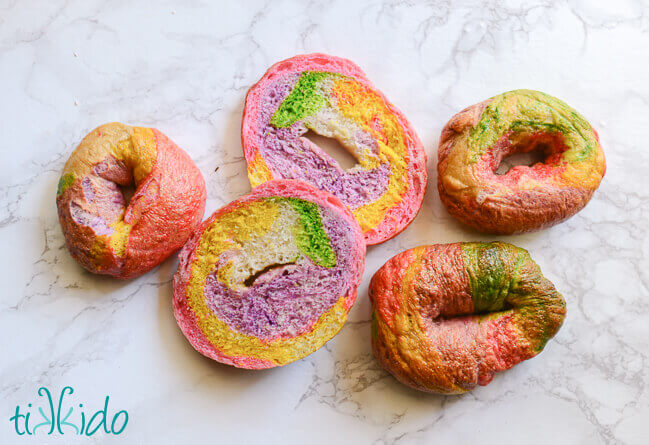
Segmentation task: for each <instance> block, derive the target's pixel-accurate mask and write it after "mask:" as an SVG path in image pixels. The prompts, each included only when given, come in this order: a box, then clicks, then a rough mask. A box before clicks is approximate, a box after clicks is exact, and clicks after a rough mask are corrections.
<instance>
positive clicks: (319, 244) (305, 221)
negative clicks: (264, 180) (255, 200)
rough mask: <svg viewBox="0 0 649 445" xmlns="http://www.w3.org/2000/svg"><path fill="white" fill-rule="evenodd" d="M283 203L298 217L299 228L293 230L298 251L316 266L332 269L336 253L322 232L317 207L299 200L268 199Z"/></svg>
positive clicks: (322, 227) (323, 231) (325, 233)
mask: <svg viewBox="0 0 649 445" xmlns="http://www.w3.org/2000/svg"><path fill="white" fill-rule="evenodd" d="M269 199H271V200H278V201H284V202H286V203H288V204H289V205H290V206H291V208H292V209H293V210H294V211H295V212H296V213H297V214H298V215H299V222H300V226H299V228H298V229H296V230H295V243H296V244H297V247H298V249H300V251H301V252H302V253H303V254H304V255H306V256H307V257H309V258H310V259H311V261H313V262H314V263H315V264H317V265H318V266H323V267H334V266H335V265H336V253H335V252H334V251H333V248H332V247H331V240H330V239H329V236H328V235H327V232H325V230H324V226H323V225H322V218H321V216H320V209H319V206H318V205H317V204H315V203H313V202H309V201H305V200H303V199H299V198H269Z"/></svg>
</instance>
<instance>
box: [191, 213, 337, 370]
mask: <svg viewBox="0 0 649 445" xmlns="http://www.w3.org/2000/svg"><path fill="white" fill-rule="evenodd" d="M277 217H278V209H277V206H276V205H275V204H274V203H272V202H271V201H267V200H254V201H249V202H245V203H240V204H239V205H237V206H236V207H234V208H232V209H230V211H229V212H227V213H223V214H221V215H219V216H218V217H217V218H215V219H214V220H213V221H211V222H210V224H208V226H207V227H206V229H205V230H204V232H203V233H202V234H201V236H200V240H199V243H198V246H197V248H196V253H195V255H194V258H193V262H192V264H191V272H190V278H189V281H188V285H187V301H188V303H189V307H190V308H191V310H192V312H193V313H194V315H195V317H196V323H197V325H198V327H199V329H200V330H201V332H202V333H203V335H204V336H205V337H206V338H207V340H208V341H209V342H210V344H211V345H212V346H213V347H214V348H215V349H216V350H217V351H219V353H221V354H224V355H226V356H230V357H239V358H241V357H250V358H251V359H255V360H263V361H268V362H271V363H273V364H275V365H284V364H287V363H290V362H292V361H295V360H298V359H300V358H302V357H304V356H305V355H307V354H309V353H311V352H313V351H315V350H317V349H318V348H320V347H321V346H322V345H323V344H324V343H325V342H326V341H327V340H329V339H330V338H331V337H333V336H334V335H335V334H336V333H337V332H338V331H339V330H340V328H341V327H342V325H343V323H344V322H345V320H346V319H347V312H348V310H349V303H350V302H349V299H348V298H345V297H346V296H341V297H340V298H339V299H338V301H337V302H336V303H335V304H334V306H332V307H331V309H329V310H328V311H327V312H325V313H324V314H322V315H321V316H320V317H319V318H318V320H317V321H316V322H315V323H314V324H313V326H312V327H311V330H310V332H308V333H307V334H304V335H301V336H298V337H292V338H280V339H277V340H275V341H271V342H266V341H263V340H261V339H259V338H257V337H254V336H250V335H246V334H242V333H239V332H237V331H234V330H232V329H231V328H230V327H229V326H228V325H227V324H226V323H225V322H223V321H222V320H220V319H219V318H218V317H216V316H215V315H214V314H213V313H212V311H211V310H210V308H209V306H208V305H207V303H206V301H205V294H204V283H205V280H206V278H207V277H208V275H209V274H210V273H211V272H212V271H213V270H214V268H215V266H216V264H217V262H218V261H219V257H220V255H221V254H222V253H224V252H225V251H227V250H229V249H232V248H236V247H237V246H238V245H239V246H240V245H242V244H243V243H246V242H247V241H250V240H251V239H252V236H253V235H263V234H264V233H266V232H268V231H269V229H270V227H271V225H272V224H273V223H274V222H275V220H276V218H277ZM239 361H241V360H239Z"/></svg>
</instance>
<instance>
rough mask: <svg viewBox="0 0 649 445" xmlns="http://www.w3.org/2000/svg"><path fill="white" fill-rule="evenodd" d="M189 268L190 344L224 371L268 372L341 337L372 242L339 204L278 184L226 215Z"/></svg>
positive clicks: (182, 285) (189, 248)
mask: <svg viewBox="0 0 649 445" xmlns="http://www.w3.org/2000/svg"><path fill="white" fill-rule="evenodd" d="M179 258H180V264H179V266H178V272H177V273H176V275H175V276H174V313H175V316H176V320H177V321H178V325H179V326H180V328H181V330H182V331H183V333H184V334H185V336H186V337H187V339H188V340H189V342H190V343H191V344H192V346H193V347H194V348H195V349H196V350H197V351H199V352H200V353H201V354H203V355H205V356H207V357H210V358H212V359H214V360H216V361H219V362H221V363H225V364H228V365H232V366H236V367H240V368H248V369H262V368H270V367H274V366H281V365H285V364H288V363H290V362H293V361H295V360H298V359H300V358H302V357H305V356H307V355H308V354H311V353H312V352H314V351H315V350H317V349H318V348H320V347H321V346H322V345H324V344H325V343H326V342H327V341H328V340H329V339H331V338H332V337H333V336H334V335H336V334H337V333H338V331H339V330H340V329H341V328H342V326H343V324H344V323H345V321H346V320H347V314H348V312H349V310H350V308H351V307H352V305H353V304H354V301H355V300H356V288H357V287H358V285H359V283H360V280H361V276H362V274H363V269H364V261H365V241H364V238H363V234H362V232H361V229H360V227H359V225H358V223H357V222H356V220H355V219H354V216H353V215H352V214H351V212H350V211H349V209H348V208H347V207H346V206H345V205H344V204H342V203H341V202H340V200H338V199H337V198H336V197H335V196H333V195H331V194H329V193H327V192H324V191H321V190H318V189H316V188H315V187H313V186H311V185H309V184H307V183H305V182H301V181H295V180H276V181H269V182H266V183H264V184H262V185H260V186H259V187H257V188H255V189H254V190H253V191H252V193H250V194H249V195H246V196H243V197H241V198H239V199H237V200H236V201H233V202H232V203H230V204H228V205H226V206H225V207H223V208H221V209H219V210H217V211H216V212H215V213H214V214H213V215H212V216H211V217H210V218H208V219H207V220H206V221H204V222H203V224H202V225H201V226H200V227H199V228H198V229H197V230H196V232H195V234H194V235H193V236H192V238H191V239H190V240H189V241H188V242H187V244H186V245H185V247H184V248H183V250H182V251H181V253H180V256H179Z"/></svg>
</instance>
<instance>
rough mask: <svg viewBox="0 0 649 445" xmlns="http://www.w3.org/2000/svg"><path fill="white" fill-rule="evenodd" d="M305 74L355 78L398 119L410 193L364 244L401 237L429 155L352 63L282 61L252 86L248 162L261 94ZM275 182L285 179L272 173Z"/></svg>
mask: <svg viewBox="0 0 649 445" xmlns="http://www.w3.org/2000/svg"><path fill="white" fill-rule="evenodd" d="M302 71H327V72H335V73H340V74H343V75H345V76H349V77H353V78H354V79H356V80H357V81H359V82H361V83H363V84H365V85H367V86H368V87H370V88H371V89H372V90H373V91H375V92H376V93H377V94H378V95H379V96H380V97H381V99H382V100H383V102H384V103H385V105H386V106H387V107H388V109H389V110H390V111H391V112H392V113H393V114H394V115H395V116H396V117H397V119H398V121H399V123H400V124H401V127H402V128H403V129H404V131H405V134H406V137H407V140H406V146H407V147H408V152H409V153H408V154H409V160H408V170H409V174H408V182H409V187H408V191H407V192H406V194H405V195H404V196H402V198H401V202H400V204H399V205H397V206H394V207H392V208H390V209H389V210H388V211H387V212H386V214H385V217H384V218H383V220H382V221H381V223H379V225H377V226H376V227H374V228H372V229H371V230H368V231H367V232H365V233H364V235H365V242H366V243H367V244H368V245H373V244H380V243H382V242H384V241H387V240H389V239H391V238H393V237H395V236H397V235H398V234H399V233H401V232H402V231H403V230H404V229H405V228H406V227H408V225H409V224H410V223H411V222H412V221H413V220H414V219H415V216H416V215H417V212H418V211H419V208H420V207H421V204H422V202H423V199H424V192H425V191H426V183H427V180H428V177H427V175H428V174H427V172H426V153H425V151H424V146H423V144H422V143H421V141H420V140H419V136H417V133H416V132H415V130H414V128H413V127H412V125H410V122H409V121H408V120H407V119H406V117H405V116H404V115H403V113H402V112H401V111H400V110H399V109H398V108H397V107H395V106H394V105H392V103H391V102H390V101H389V100H388V99H387V98H386V97H385V95H384V94H383V93H382V92H381V91H380V90H378V89H377V88H376V87H375V86H374V85H373V84H372V82H370V80H369V79H368V78H367V76H366V75H365V73H364V72H363V71H362V70H361V69H360V67H358V66H357V65H356V64H355V63H354V62H352V61H351V60H347V59H343V58H340V57H335V56H330V55H327V54H321V53H314V54H302V55H298V56H295V57H292V58H290V59H286V60H283V61H281V62H278V63H276V64H274V65H273V66H271V67H270V68H269V69H268V71H266V73H265V74H264V76H263V77H262V78H261V79H260V80H259V82H257V83H256V84H255V85H253V86H252V87H251V88H250V90H248V94H247V95H246V102H245V107H244V110H243V119H242V121H241V142H242V145H243V153H244V156H245V157H246V161H247V162H248V163H249V164H250V163H252V162H253V161H254V159H255V157H256V156H257V154H258V153H259V152H260V147H259V144H258V141H257V137H256V135H255V128H256V127H257V121H256V120H257V119H256V117H257V116H258V115H259V109H260V104H261V98H262V94H263V92H264V91H265V89H266V88H267V87H268V86H270V85H271V84H272V83H273V82H274V80H275V79H276V78H277V77H280V76H283V75H286V74H289V73H299V72H302ZM271 174H272V175H273V179H281V178H282V177H281V176H280V175H278V174H276V173H275V172H273V171H272V170H271Z"/></svg>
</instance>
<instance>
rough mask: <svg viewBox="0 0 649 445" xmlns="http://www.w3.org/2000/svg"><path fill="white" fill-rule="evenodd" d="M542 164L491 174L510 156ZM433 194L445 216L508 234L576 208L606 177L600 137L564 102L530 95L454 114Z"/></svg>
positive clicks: (514, 94) (525, 93) (561, 217)
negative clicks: (534, 155)
mask: <svg viewBox="0 0 649 445" xmlns="http://www.w3.org/2000/svg"><path fill="white" fill-rule="evenodd" d="M535 150H536V151H540V152H542V154H543V155H544V161H543V162H540V163H536V164H534V165H531V166H516V167H514V168H512V169H510V170H509V171H508V172H507V173H505V174H503V175H498V174H496V170H497V169H498V167H499V165H500V162H501V161H502V159H503V158H504V157H506V156H509V155H511V154H514V153H525V152H530V151H535ZM438 157H439V162H438V165H437V171H438V181H437V185H438V189H439V194H440V197H441V199H442V202H443V203H444V204H445V205H446V208H447V209H448V211H449V212H450V213H451V215H453V216H454V217H456V218H457V219H459V220H460V221H462V222H463V223H465V224H467V225H469V226H471V227H473V228H474V229H476V230H479V231H482V232H487V233H495V234H512V233H520V232H528V231H531V230H538V229H541V228H544V227H549V226H552V225H554V224H557V223H559V222H561V221H563V220H565V219H566V218H569V217H570V216H572V215H574V214H575V213H577V212H578V211H579V210H581V209H582V208H583V207H584V206H585V205H586V204H587V203H588V201H589V200H590V198H591V197H592V195H593V192H594V191H595V190H596V189H597V187H599V184H600V182H601V180H602V178H603V176H604V173H605V171H606V163H605V160H604V153H603V151H602V148H601V146H600V143H599V137H598V136H597V133H596V132H595V130H594V129H593V128H592V127H591V125H590V124H589V123H588V122H587V121H586V119H584V117H583V116H582V115H580V114H579V113H577V112H576V111H575V110H573V109H572V108H570V107H569V106H568V105H566V104H565V103H564V102H562V101H561V100H559V99H556V98H554V97H552V96H549V95H547V94H544V93H541V92H538V91H532V90H516V91H510V92H508V93H503V94H500V95H498V96H495V97H493V98H491V99H488V100H486V101H484V102H481V103H479V104H476V105H473V106H471V107H469V108H467V109H465V110H464V111H462V112H460V113H458V114H456V115H455V116H453V117H452V118H451V120H450V121H449V122H448V123H447V124H446V126H445V127H444V129H443V130H442V135H441V138H440V143H439V151H438Z"/></svg>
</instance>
